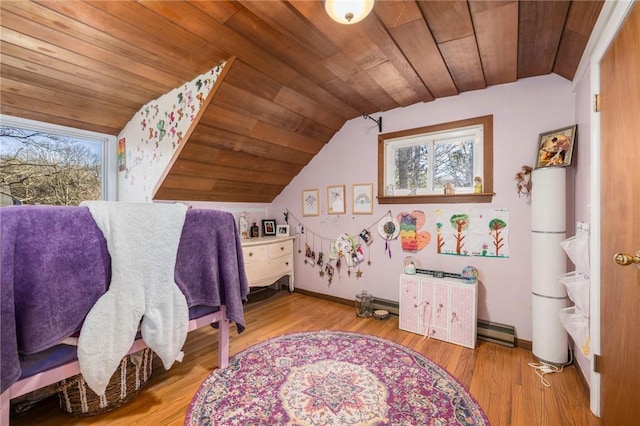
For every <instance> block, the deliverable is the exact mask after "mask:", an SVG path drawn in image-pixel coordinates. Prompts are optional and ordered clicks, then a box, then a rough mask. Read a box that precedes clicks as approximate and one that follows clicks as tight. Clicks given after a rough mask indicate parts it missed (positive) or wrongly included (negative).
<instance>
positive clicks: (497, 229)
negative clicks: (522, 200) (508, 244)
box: [489, 219, 507, 256]
mask: <svg viewBox="0 0 640 426" xmlns="http://www.w3.org/2000/svg"><path fill="white" fill-rule="evenodd" d="M506 227H507V224H506V222H504V221H503V220H501V219H492V220H491V222H489V234H490V235H491V236H492V237H493V246H494V247H495V248H496V256H499V255H500V249H501V248H502V247H503V246H504V243H503V242H502V241H503V240H504V238H502V237H500V233H501V232H502V230H503V229H504V228H506Z"/></svg>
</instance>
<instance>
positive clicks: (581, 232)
mask: <svg viewBox="0 0 640 426" xmlns="http://www.w3.org/2000/svg"><path fill="white" fill-rule="evenodd" d="M585 228H586V225H582V224H579V226H578V231H577V233H576V236H575V237H571V238H568V239H566V240H565V241H563V243H562V248H563V249H564V251H565V252H566V253H567V256H569V259H571V261H572V262H573V264H574V265H575V266H576V270H575V271H573V272H569V273H567V274H564V275H562V276H561V277H560V282H561V283H562V284H564V285H565V287H566V288H567V295H568V296H569V299H571V301H573V303H574V306H571V307H569V308H565V309H561V310H560V312H559V313H558V315H559V316H560V322H561V323H562V325H563V326H564V328H565V329H566V330H567V332H568V333H569V335H570V336H571V338H572V339H573V342H574V343H575V344H576V346H577V347H578V348H580V351H581V352H582V353H583V354H584V355H585V356H586V357H589V232H588V230H587V229H585Z"/></svg>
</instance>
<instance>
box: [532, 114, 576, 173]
mask: <svg viewBox="0 0 640 426" xmlns="http://www.w3.org/2000/svg"><path fill="white" fill-rule="evenodd" d="M577 127H578V126H577V125H575V124H574V125H573V126H569V127H564V128H562V129H556V130H552V131H550V132H545V133H541V134H540V139H539V141H538V158H537V159H536V169H541V168H545V167H566V166H570V165H571V159H572V157H573V144H574V143H575V138H576V130H577Z"/></svg>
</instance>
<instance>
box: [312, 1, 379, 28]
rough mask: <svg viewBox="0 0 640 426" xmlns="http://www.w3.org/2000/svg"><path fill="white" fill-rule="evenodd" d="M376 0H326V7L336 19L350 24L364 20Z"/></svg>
mask: <svg viewBox="0 0 640 426" xmlns="http://www.w3.org/2000/svg"><path fill="white" fill-rule="evenodd" d="M373 2H374V0H324V9H325V10H326V11H327V14H328V15H329V16H330V17H331V19H333V20H334V21H336V22H338V23H340V24H345V25H350V24H355V23H356V22H360V21H362V20H363V19H364V18H366V16H367V15H368V14H369V13H370V12H371V10H372V9H373Z"/></svg>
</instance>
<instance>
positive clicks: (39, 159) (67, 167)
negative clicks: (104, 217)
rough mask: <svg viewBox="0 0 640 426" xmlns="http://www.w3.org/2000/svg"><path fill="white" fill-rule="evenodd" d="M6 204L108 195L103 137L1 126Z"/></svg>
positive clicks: (0, 182)
mask: <svg viewBox="0 0 640 426" xmlns="http://www.w3.org/2000/svg"><path fill="white" fill-rule="evenodd" d="M0 142H1V146H0V192H1V195H2V205H7V204H51V205H78V204H80V203H81V202H82V201H84V200H97V199H101V197H102V175H103V173H102V170H103V159H102V143H101V142H97V141H93V140H82V139H77V138H71V137H68V136H63V135H58V134H53V133H48V132H43V131H34V130H28V129H20V128H15V127H8V126H0Z"/></svg>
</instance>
